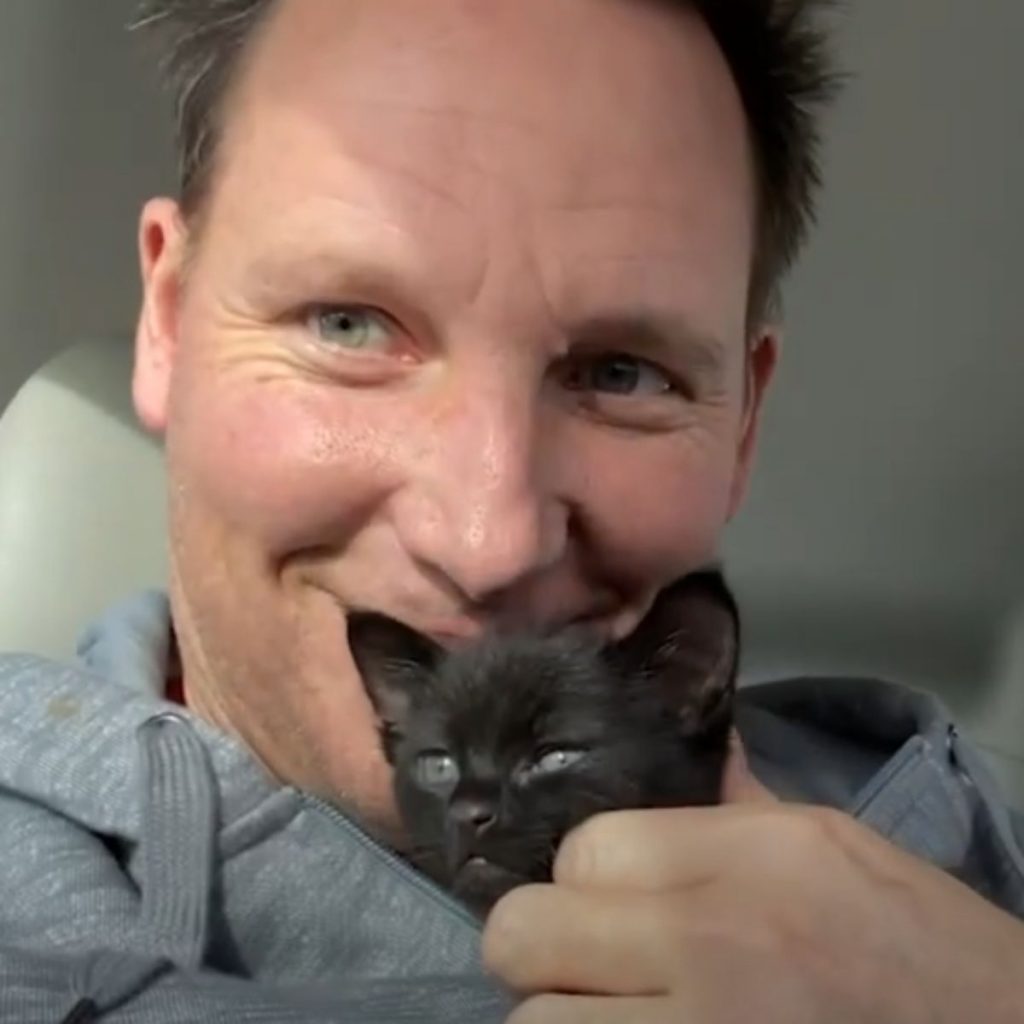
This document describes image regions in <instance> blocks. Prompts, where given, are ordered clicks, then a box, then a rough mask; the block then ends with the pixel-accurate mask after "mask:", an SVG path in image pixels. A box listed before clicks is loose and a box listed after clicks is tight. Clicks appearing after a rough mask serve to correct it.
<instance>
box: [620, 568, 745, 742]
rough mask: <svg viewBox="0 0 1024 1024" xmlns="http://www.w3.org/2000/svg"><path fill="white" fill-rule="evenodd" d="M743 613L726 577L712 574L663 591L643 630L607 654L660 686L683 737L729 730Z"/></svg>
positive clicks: (693, 576) (629, 671) (622, 668)
mask: <svg viewBox="0 0 1024 1024" xmlns="http://www.w3.org/2000/svg"><path fill="white" fill-rule="evenodd" d="M739 640H740V624H739V611H738V609H737V607H736V602H735V600H734V599H733V596H732V593H731V592H730V590H729V588H728V586H727V585H726V583H725V580H724V579H723V577H722V574H721V573H720V572H718V571H717V570H707V571H704V572H697V573H693V574H691V575H689V576H686V577H684V578H683V579H681V580H679V581H678V582H676V583H674V584H672V585H671V586H669V587H667V588H666V589H665V590H663V591H662V592H661V593H660V594H659V595H658V597H657V599H656V600H655V602H654V604H653V606H652V607H651V610H650V611H649V612H648V613H647V615H646V616H644V618H643V620H642V621H641V622H640V625H639V626H637V628H636V629H635V630H634V631H633V632H632V633H631V634H630V635H629V636H627V637H626V638H625V639H623V640H620V641H619V642H618V643H617V644H614V645H613V646H612V647H611V648H610V649H609V651H608V654H609V655H610V657H611V658H612V661H613V663H614V664H615V665H616V667H617V668H618V669H619V671H621V672H624V673H626V674H628V675H630V676H639V675H643V676H646V677H647V678H649V679H652V680H654V681H655V683H656V684H657V685H658V686H659V688H660V690H661V692H662V694H663V696H664V699H665V700H666V702H667V703H668V705H669V706H670V707H671V709H672V711H673V712H674V713H675V714H677V715H678V716H679V726H680V731H681V733H682V735H684V736H687V737H697V736H702V735H709V734H717V733H718V732H719V731H720V730H721V729H722V728H724V727H726V726H728V725H729V722H730V718H731V716H730V714H729V709H730V705H731V702H732V697H733V693H734V692H735V689H736V673H737V668H738V664H739Z"/></svg>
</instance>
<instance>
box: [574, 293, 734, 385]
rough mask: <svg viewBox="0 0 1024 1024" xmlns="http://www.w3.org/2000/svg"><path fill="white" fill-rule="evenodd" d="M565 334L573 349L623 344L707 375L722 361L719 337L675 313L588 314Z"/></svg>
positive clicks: (718, 369) (723, 351)
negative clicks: (671, 360)
mask: <svg viewBox="0 0 1024 1024" xmlns="http://www.w3.org/2000/svg"><path fill="white" fill-rule="evenodd" d="M568 337H569V341H570V344H571V346H572V347H574V348H576V347H579V348H584V349H614V348H620V347H622V346H627V347H628V348H629V350H630V351H631V352H635V353H637V354H639V355H645V356H649V357H651V358H652V359H676V360H678V359H682V360H684V361H685V362H686V363H687V365H688V366H689V367H691V368H692V369H694V370H696V371H698V372H703V373H709V374H711V373H714V374H717V373H720V372H721V371H722V370H723V369H724V366H725V361H726V360H725V356H726V347H725V345H724V343H723V342H722V340H721V339H720V338H718V337H716V336H714V335H712V334H710V333H708V332H707V331H704V330H701V329H700V328H698V327H697V326H696V325H695V324H694V323H693V322H692V320H690V319H689V318H688V317H686V316H683V315H681V314H676V313H668V312H657V311H651V310H647V309H643V310H639V309H638V310H628V311H624V312H618V313H608V314H602V315H600V316H595V317H588V318H586V319H584V320H582V321H579V322H578V323H575V324H573V325H571V327H570V329H569V332H568Z"/></svg>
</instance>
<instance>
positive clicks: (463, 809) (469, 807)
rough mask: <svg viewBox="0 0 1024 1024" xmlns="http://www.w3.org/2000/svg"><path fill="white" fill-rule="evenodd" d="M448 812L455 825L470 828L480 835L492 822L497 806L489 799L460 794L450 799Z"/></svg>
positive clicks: (495, 815)
mask: <svg viewBox="0 0 1024 1024" xmlns="http://www.w3.org/2000/svg"><path fill="white" fill-rule="evenodd" d="M449 814H450V815H451V818H452V821H454V822H455V823H456V824H457V825H460V826H462V827H463V828H467V829H472V830H473V831H474V832H476V834H477V835H481V834H482V833H484V832H486V831H487V829H489V828H490V827H491V826H492V825H493V824H494V820H495V818H496V817H497V808H496V807H495V805H494V802H493V801H491V800H485V799H482V798H481V797H474V796H461V797H456V798H455V799H454V800H452V803H451V807H450V808H449Z"/></svg>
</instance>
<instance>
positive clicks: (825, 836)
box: [783, 807, 845, 857]
mask: <svg viewBox="0 0 1024 1024" xmlns="http://www.w3.org/2000/svg"><path fill="white" fill-rule="evenodd" d="M844 827H845V821H844V816H843V815H842V814H841V813H840V812H839V811H836V810H833V809H832V808H830V807H801V808H795V809H792V810H789V811H788V812H786V813H785V814H784V822H783V834H784V838H785V841H786V843H787V845H788V847H789V849H790V851H791V852H793V853H794V854H796V855H797V856H803V857H813V856H820V855H821V853H822V851H823V850H824V848H825V847H826V846H831V845H832V844H833V840H834V838H835V835H836V832H837V830H839V829H841V828H844Z"/></svg>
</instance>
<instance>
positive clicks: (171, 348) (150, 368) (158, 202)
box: [132, 199, 188, 434]
mask: <svg viewBox="0 0 1024 1024" xmlns="http://www.w3.org/2000/svg"><path fill="white" fill-rule="evenodd" d="M187 246H188V229H187V227H186V225H185V221H184V218H183V216H182V214H181V209H180V208H179V206H178V204H177V203H176V202H175V201H174V200H173V199H151V200H150V201H149V202H148V203H146V205H145V207H143V210H142V216H141V218H140V221H139V264H140V270H141V273H142V310H141V312H140V313H139V322H138V325H137V328H136V332H135V372H134V376H133V378H132V398H133V400H134V403H135V412H136V415H137V416H138V417H139V419H140V420H141V422H142V425H143V426H144V427H145V428H146V429H147V430H150V431H152V432H153V433H156V434H162V433H163V432H164V429H165V428H166V426H167V409H168V400H169V395H170V386H171V372H172V370H173V367H174V358H175V355H176V353H177V347H178V322H179V312H180V305H181V295H182V278H183V275H184V267H185V254H186V252H187Z"/></svg>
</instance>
